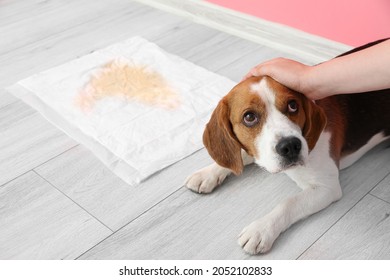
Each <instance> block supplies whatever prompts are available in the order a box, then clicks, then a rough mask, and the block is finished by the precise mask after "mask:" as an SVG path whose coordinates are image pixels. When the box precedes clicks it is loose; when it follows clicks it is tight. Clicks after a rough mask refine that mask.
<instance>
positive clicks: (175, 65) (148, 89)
mask: <svg viewBox="0 0 390 280" xmlns="http://www.w3.org/2000/svg"><path fill="white" fill-rule="evenodd" d="M233 86H234V83H233V82H232V81H231V80H229V79H227V78H225V77H222V76H220V75H217V74H215V73H213V72H210V71H208V70H206V69H204V68H201V67H199V66H197V65H194V64H193V63H191V62H188V61H186V60H184V59H182V58H180V57H178V56H175V55H172V54H169V53H167V52H165V51H164V50H162V49H161V48H159V47H158V46H157V45H155V44H153V43H150V42H148V41H146V40H145V39H143V38H140V37H134V38H131V39H129V40H127V41H124V42H122V43H118V44H114V45H112V46H110V47H107V48H105V49H102V50H98V51H95V52H93V53H91V54H89V55H86V56H83V57H81V58H79V59H75V60H73V61H70V62H68V63H65V64H63V65H61V66H58V67H55V68H53V69H50V70H47V71H44V72H42V73H39V74H36V75H33V76H31V77H29V78H27V79H24V80H21V81H19V82H18V83H16V84H15V85H13V86H11V87H9V88H8V90H9V91H10V92H11V93H13V94H14V95H15V96H17V97H19V98H20V99H22V100H23V101H24V102H26V103H27V104H29V105H30V106H32V107H33V108H35V109H36V110H38V111H39V112H40V113H41V114H42V115H43V116H44V117H45V118H47V119H48V120H49V121H50V122H52V123H53V124H54V125H56V126H57V127H59V128H60V129H62V130H63V131H64V132H65V133H67V134H68V135H70V136H71V137H73V138H74V139H75V140H77V141H78V142H80V143H82V144H84V145H85V146H86V147H87V148H89V149H90V150H91V151H92V152H93V153H94V154H95V155H96V156H97V157H98V158H99V159H100V160H101V161H102V162H103V163H104V164H106V165H107V166H108V167H109V168H110V169H111V170H112V171H113V172H114V173H115V174H117V175H118V176H119V177H121V178H122V179H123V180H124V181H125V182H127V183H129V184H136V183H139V182H140V181H141V180H144V179H145V178H147V177H148V176H150V175H152V174H153V173H155V172H157V171H159V170H161V169H163V168H165V167H167V166H169V165H171V164H173V163H175V162H177V161H179V160H181V159H183V158H185V157H186V156H188V155H190V154H192V153H194V152H195V151H197V150H199V149H200V148H202V133H203V130H204V126H205V124H206V123H207V121H208V119H209V118H210V114H211V112H212V110H213V109H214V108H215V106H216V105H217V103H218V101H219V100H220V99H221V98H222V96H224V95H225V94H226V93H227V92H228V91H229V90H230V89H231V88H232V87H233ZM37 133H39V132H37Z"/></svg>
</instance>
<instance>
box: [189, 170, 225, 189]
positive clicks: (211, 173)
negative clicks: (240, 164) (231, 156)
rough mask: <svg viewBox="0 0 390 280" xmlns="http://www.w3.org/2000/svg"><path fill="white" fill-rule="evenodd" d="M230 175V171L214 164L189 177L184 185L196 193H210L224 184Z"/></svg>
mask: <svg viewBox="0 0 390 280" xmlns="http://www.w3.org/2000/svg"><path fill="white" fill-rule="evenodd" d="M229 174H230V170H228V169H226V168H223V167H221V166H219V165H217V164H212V165H210V166H207V167H205V168H202V169H200V170H199V171H197V172H195V173H194V174H192V175H191V176H189V177H188V178H187V180H186V182H185V183H184V184H185V185H186V186H187V188H189V189H190V190H192V191H194V192H197V193H210V192H212V191H213V190H214V189H215V187H217V186H218V185H220V184H222V182H223V181H224V180H225V178H226V177H227V176H228V175H229Z"/></svg>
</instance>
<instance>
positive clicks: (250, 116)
mask: <svg viewBox="0 0 390 280" xmlns="http://www.w3.org/2000/svg"><path fill="white" fill-rule="evenodd" d="M243 121H244V125H245V126H247V127H252V126H254V125H256V124H257V123H258V122H259V118H258V117H257V115H256V114H255V113H253V112H246V113H245V114H244V117H243Z"/></svg>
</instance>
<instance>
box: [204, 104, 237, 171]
mask: <svg viewBox="0 0 390 280" xmlns="http://www.w3.org/2000/svg"><path fill="white" fill-rule="evenodd" d="M203 143H204V145H205V147H206V149H207V151H208V152H209V154H210V156H211V157H212V158H213V159H214V160H215V162H216V163H218V164H219V165H220V166H223V167H225V168H229V169H230V170H232V171H233V173H234V174H236V175H238V174H240V173H241V172H242V170H243V168H244V164H243V162H242V157H241V144H240V142H239V141H238V139H237V137H236V135H235V134H234V132H233V128H232V124H231V122H230V118H229V105H228V100H227V99H226V98H224V99H222V100H221V101H220V102H219V104H218V106H217V108H215V110H214V112H213V114H212V115H211V119H210V121H209V123H208V124H207V125H206V129H205V131H204V133H203Z"/></svg>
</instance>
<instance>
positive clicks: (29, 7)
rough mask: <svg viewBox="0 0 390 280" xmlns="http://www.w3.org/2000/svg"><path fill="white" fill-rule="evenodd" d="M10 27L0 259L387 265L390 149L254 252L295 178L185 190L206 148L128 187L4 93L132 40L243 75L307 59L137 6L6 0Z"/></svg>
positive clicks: (4, 34) (3, 28)
mask: <svg viewBox="0 0 390 280" xmlns="http://www.w3.org/2000/svg"><path fill="white" fill-rule="evenodd" d="M0 35H1V40H0V259H76V258H80V259H390V219H387V218H388V217H389V213H390V186H389V185H390V175H389V174H390V149H388V144H384V145H382V146H380V147H377V148H375V149H374V150H373V151H371V152H370V153H369V154H367V155H366V156H365V157H364V158H363V159H362V160H360V161H359V162H358V163H357V164H355V165H354V166H352V167H351V168H349V169H347V170H345V171H343V172H342V173H341V176H340V179H341V183H342V186H343V192H344V197H343V199H342V200H340V201H339V202H337V203H334V204H333V205H331V206H330V207H329V208H327V209H326V210H324V211H322V212H320V213H318V214H316V215H314V216H312V217H309V218H308V219H306V220H304V221H301V222H299V223H298V224H296V225H294V226H293V227H292V228H290V229H289V230H287V231H286V232H285V233H283V234H282V235H281V237H280V238H279V239H278V240H277V241H276V243H275V244H274V247H273V249H272V251H271V252H270V253H268V254H265V255H259V256H249V255H246V254H245V253H243V252H242V250H241V249H240V248H239V246H238V245H237V241H236V238H237V235H238V234H239V233H240V231H241V229H242V228H243V227H244V226H246V225H247V224H248V223H250V222H251V221H253V220H254V219H257V218H259V217H261V216H262V215H264V214H265V213H267V212H268V211H270V210H271V209H272V208H273V207H274V206H275V205H276V204H277V203H278V202H279V201H280V200H281V199H283V198H285V197H287V196H289V195H291V194H293V193H296V192H298V189H297V187H296V186H294V184H293V183H292V182H291V181H290V180H289V179H288V178H287V177H286V176H284V175H269V174H266V173H264V172H263V171H261V170H260V169H258V168H256V167H255V166H250V167H248V169H247V170H246V171H245V172H244V174H243V175H242V176H241V177H232V178H229V179H228V180H227V181H226V183H225V184H224V185H223V186H222V187H220V188H219V189H217V190H216V191H215V192H214V193H212V194H210V195H198V194H195V193H193V192H191V191H189V190H187V189H186V188H184V187H183V186H182V185H183V181H184V179H185V178H186V177H187V176H188V175H189V174H191V173H192V172H193V171H195V170H197V169H198V168H201V167H203V166H205V165H206V164H208V163H210V162H211V160H210V158H209V157H208V155H207V153H206V152H205V150H201V151H199V152H197V153H195V154H193V155H192V156H190V157H188V158H186V159H184V160H182V161H180V162H178V163H177V164H174V165H173V166H171V167H169V168H167V169H165V170H163V171H161V172H159V173H158V174H156V175H154V176H153V177H151V178H150V179H148V180H147V181H146V182H144V183H142V184H141V185H140V186H137V187H130V186H128V185H126V184H125V183H124V182H122V181H121V180H120V179H118V178H117V177H116V176H114V175H113V174H112V173H111V172H110V171H109V170H108V169H107V168H105V167H104V166H103V165H102V164H101V163H100V162H99V161H98V160H97V159H96V158H95V157H94V156H93V155H92V154H91V153H90V152H89V151H88V149H87V148H86V147H83V146H81V145H78V143H76V142H75V141H73V140H72V139H70V138H69V137H68V136H66V135H65V134H64V133H62V132H61V131H60V130H58V129H57V128H55V127H54V126H52V125H51V124H50V123H48V122H47V121H46V120H45V119H44V118H42V117H41V116H40V115H39V114H38V113H37V112H35V111H34V110H33V109H31V108H30V107H28V106H27V105H25V104H24V103H22V102H20V101H19V100H17V99H16V98H14V97H13V96H11V95H10V94H8V93H7V92H6V91H5V90H4V89H3V88H4V87H6V86H8V85H11V84H13V83H15V82H16V81H18V80H20V79H22V78H25V77H28V76H30V75H32V74H34V73H37V72H39V71H43V70H46V69H48V68H50V67H53V66H56V65H59V64H61V63H64V62H66V61H69V60H71V59H74V58H76V57H79V56H82V55H85V54H87V53H89V52H91V51H93V50H96V49H99V48H103V47H105V46H107V45H109V44H112V43H116V42H118V41H121V40H124V39H127V38H129V37H132V36H135V35H140V36H142V37H144V38H146V39H148V40H150V41H153V42H155V43H157V44H158V45H160V46H161V47H162V48H163V49H165V50H167V51H168V52H171V53H174V54H177V55H179V56H181V57H183V58H185V59H187V60H189V61H192V62H194V63H196V64H198V65H200V66H203V67H205V68H207V69H210V70H212V71H214V72H216V73H219V74H221V75H225V76H227V77H229V78H231V79H232V80H235V81H238V80H240V78H241V76H242V75H244V74H245V73H246V71H247V70H248V69H249V68H250V67H251V66H253V65H254V64H256V63H258V62H260V61H263V60H265V59H269V58H272V57H276V56H288V57H292V58H296V59H300V60H302V61H305V58H304V57H294V55H291V54H287V53H282V52H280V51H277V50H274V49H271V48H269V47H266V46H261V45H258V44H255V43H251V42H249V41H246V40H243V39H240V38H238V37H234V36H231V35H228V34H225V33H222V32H220V31H216V30H214V29H211V28H208V27H206V26H202V25H198V24H196V23H194V22H191V21H190V20H187V19H185V18H182V17H178V16H174V15H172V14H169V13H166V12H162V11H160V10H156V9H153V8H150V7H148V6H145V5H142V4H140V3H138V2H132V1H129V0H104V1H93V0H84V1H76V0H67V1H60V0H49V1H43V0H30V1H22V0H19V1H11V0H6V1H1V2H0ZM286 44H288V42H286Z"/></svg>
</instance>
